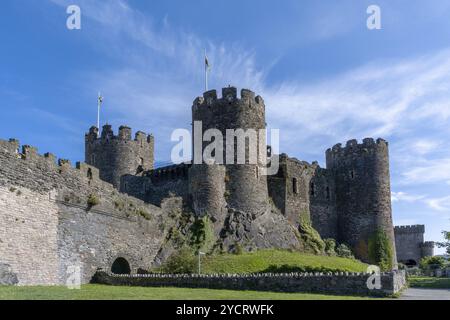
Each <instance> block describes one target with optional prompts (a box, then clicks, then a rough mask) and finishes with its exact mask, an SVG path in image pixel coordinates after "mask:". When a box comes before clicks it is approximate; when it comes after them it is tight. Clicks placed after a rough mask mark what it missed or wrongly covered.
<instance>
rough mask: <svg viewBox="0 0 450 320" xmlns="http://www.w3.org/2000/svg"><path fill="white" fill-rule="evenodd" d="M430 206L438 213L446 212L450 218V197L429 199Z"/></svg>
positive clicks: (427, 201)
mask: <svg viewBox="0 0 450 320" xmlns="http://www.w3.org/2000/svg"><path fill="white" fill-rule="evenodd" d="M426 203H427V204H428V206H429V207H430V208H432V209H434V210H436V211H441V212H446V213H447V214H448V215H449V216H450V196H446V197H441V198H432V199H427V200H426Z"/></svg>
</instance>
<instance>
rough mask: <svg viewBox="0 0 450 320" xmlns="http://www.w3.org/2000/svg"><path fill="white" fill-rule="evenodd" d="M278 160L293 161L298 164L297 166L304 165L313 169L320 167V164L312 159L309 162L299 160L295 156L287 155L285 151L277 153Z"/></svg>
mask: <svg viewBox="0 0 450 320" xmlns="http://www.w3.org/2000/svg"><path fill="white" fill-rule="evenodd" d="M279 161H280V164H283V163H287V162H291V163H295V164H296V165H299V166H304V167H305V168H309V167H311V168H314V169H320V165H319V162H318V161H313V162H312V163H309V162H308V161H304V160H299V159H297V158H295V157H289V156H288V155H287V154H286V153H282V154H280V155H279Z"/></svg>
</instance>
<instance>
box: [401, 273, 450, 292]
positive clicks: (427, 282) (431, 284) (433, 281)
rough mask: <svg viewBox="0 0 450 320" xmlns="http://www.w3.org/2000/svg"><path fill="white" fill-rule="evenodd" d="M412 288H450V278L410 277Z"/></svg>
mask: <svg viewBox="0 0 450 320" xmlns="http://www.w3.org/2000/svg"><path fill="white" fill-rule="evenodd" d="M408 281H409V286H410V287H411V288H428V289H450V278H435V277H414V276H410V277H408Z"/></svg>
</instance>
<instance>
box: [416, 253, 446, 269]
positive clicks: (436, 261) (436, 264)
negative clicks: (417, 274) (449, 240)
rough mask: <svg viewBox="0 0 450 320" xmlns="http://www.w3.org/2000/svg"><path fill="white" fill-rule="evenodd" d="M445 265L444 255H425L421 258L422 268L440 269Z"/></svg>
mask: <svg viewBox="0 0 450 320" xmlns="http://www.w3.org/2000/svg"><path fill="white" fill-rule="evenodd" d="M444 265H445V260H444V258H442V257H437V256H434V257H424V258H422V259H421V260H420V268H421V269H422V270H426V269H440V268H442V267H443V266H444Z"/></svg>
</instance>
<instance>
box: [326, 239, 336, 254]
mask: <svg viewBox="0 0 450 320" xmlns="http://www.w3.org/2000/svg"><path fill="white" fill-rule="evenodd" d="M324 242H325V253H326V254H327V255H329V256H335V255H336V241H335V240H334V239H325V240H324Z"/></svg>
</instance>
